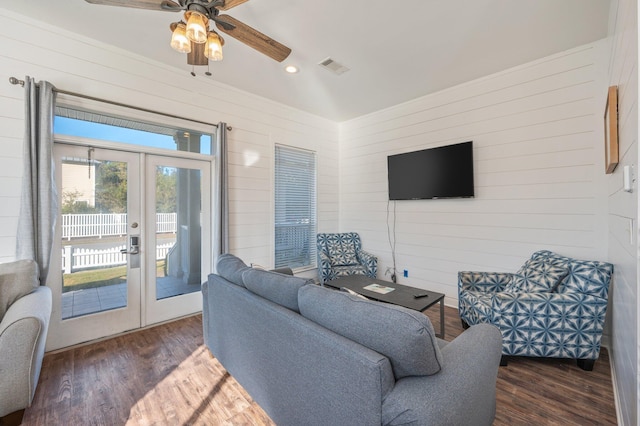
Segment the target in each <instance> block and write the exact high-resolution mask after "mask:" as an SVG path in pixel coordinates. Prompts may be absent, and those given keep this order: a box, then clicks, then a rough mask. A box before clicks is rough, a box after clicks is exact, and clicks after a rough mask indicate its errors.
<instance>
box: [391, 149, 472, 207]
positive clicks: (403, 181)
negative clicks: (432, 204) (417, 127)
mask: <svg viewBox="0 0 640 426" xmlns="http://www.w3.org/2000/svg"><path fill="white" fill-rule="evenodd" d="M387 166H388V178H389V200H424V199H436V198H468V197H473V196H474V191H473V142H472V141H469V142H462V143H458V144H454V145H446V146H440V147H437V148H429V149H423V150H421V151H414V152H407V153H404V154H395V155H389V156H388V157H387Z"/></svg>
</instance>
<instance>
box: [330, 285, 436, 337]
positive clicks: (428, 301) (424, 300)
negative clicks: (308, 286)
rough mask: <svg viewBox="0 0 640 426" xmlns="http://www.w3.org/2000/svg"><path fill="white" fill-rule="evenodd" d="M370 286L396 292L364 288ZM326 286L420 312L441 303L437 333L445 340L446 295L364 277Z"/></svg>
mask: <svg viewBox="0 0 640 426" xmlns="http://www.w3.org/2000/svg"><path fill="white" fill-rule="evenodd" d="M370 284H378V285H381V286H384V287H392V288H393V289H394V290H393V291H392V292H390V293H386V294H381V293H376V292H375V291H370V290H366V289H365V288H364V287H366V286H368V285H370ZM324 285H326V286H328V287H333V288H337V289H341V288H348V289H349V290H351V291H354V292H356V293H358V294H361V295H363V296H365V297H367V298H369V299H373V300H377V301H380V302H386V303H391V304H393V305H398V306H404V307H405V308H409V309H413V310H415V311H418V312H424V311H426V310H427V309H429V308H430V307H431V306H433V305H435V304H436V303H438V302H440V334H439V335H438V334H437V333H436V336H438V337H439V338H441V339H444V294H442V293H436V292H434V291H427V290H421V289H419V288H415V287H409V286H406V285H402V284H394V283H391V282H389V281H382V280H378V279H373V278H369V277H367V276H364V275H348V276H345V277H340V278H336V279H334V280H331V281H327V282H325V283H324ZM415 294H426V296H424V297H418V298H416V297H414V295H415Z"/></svg>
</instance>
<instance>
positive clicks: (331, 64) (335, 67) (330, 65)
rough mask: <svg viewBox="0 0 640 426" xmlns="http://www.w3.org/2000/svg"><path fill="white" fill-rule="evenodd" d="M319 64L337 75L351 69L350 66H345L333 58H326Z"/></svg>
mask: <svg viewBox="0 0 640 426" xmlns="http://www.w3.org/2000/svg"><path fill="white" fill-rule="evenodd" d="M318 65H320V66H321V67H322V68H325V69H327V70H329V71H331V72H332V73H334V74H337V75H340V74H344V73H345V72H347V71H349V68H347V67H345V66H344V65H342V64H341V63H339V62H336V61H334V60H333V59H331V58H327V59H324V60H323V61H321V62H320V63H318Z"/></svg>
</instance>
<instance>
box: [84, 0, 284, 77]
mask: <svg viewBox="0 0 640 426" xmlns="http://www.w3.org/2000/svg"><path fill="white" fill-rule="evenodd" d="M247 1H249V0H86V2H87V3H91V4H101V5H108V6H121V7H132V8H137V9H149V10H159V11H165V12H179V11H185V12H184V20H181V21H178V22H174V23H172V24H171V25H170V29H171V32H172V37H171V47H173V48H174V49H175V50H177V51H179V52H181V53H186V54H187V63H188V64H189V65H209V60H213V61H220V60H222V45H223V44H224V39H223V38H222V37H221V36H220V35H219V34H218V33H217V32H216V31H214V30H212V29H210V28H209V23H210V21H213V22H215V26H216V28H217V29H218V30H219V31H221V32H223V33H225V34H228V35H230V36H231V37H233V38H235V39H237V40H239V41H241V42H242V43H244V44H246V45H248V46H249V47H252V48H254V49H255V50H257V51H258V52H260V53H263V54H265V55H267V56H268V57H270V58H272V59H275V60H276V61H278V62H282V61H284V60H285V59H286V58H287V56H289V54H290V53H291V49H289V48H288V47H287V46H285V45H283V44H281V43H278V42H277V41H275V40H274V39H272V38H271V37H268V36H266V35H265V34H262V33H261V32H260V31H258V30H256V29H254V28H251V27H250V26H249V25H247V24H244V23H242V22H240V21H238V20H237V19H235V18H233V17H231V16H229V15H221V14H220V11H226V10H229V9H231V8H233V7H236V6H238V5H240V4H242V3H245V2H247ZM191 74H192V75H194V76H195V73H194V72H193V71H192V72H191ZM206 74H207V75H211V73H210V72H208V71H207V72H206Z"/></svg>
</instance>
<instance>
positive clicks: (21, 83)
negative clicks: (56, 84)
mask: <svg viewBox="0 0 640 426" xmlns="http://www.w3.org/2000/svg"><path fill="white" fill-rule="evenodd" d="M9 83H11V84H13V85H19V86H22V87H24V80H20V79H17V78H15V77H9ZM53 91H54V92H56V93H62V94H63V95H69V96H75V97H78V98H84V99H89V100H91V101H98V102H104V103H107V104H111V105H116V106H120V107H125V108H132V109H136V110H138V111H144V112H149V113H152V114H158V115H164V116H165V117H171V118H177V119H180V120H187V121H192V122H194V123H198V124H204V125H205V126H213V127H216V128H217V127H218V125H217V124H211V123H205V122H204V121H199V120H194V119H192V118H186V117H180V116H178V115H173V114H167V113H166V112H160V111H154V110H152V109H147V108H140V107H135V106H131V105H126V104H123V103H120V102H114V101H110V100H107V99H100V98H94V97H93V96H87V95H83V94H81V93H75V92H69V91H67V90H60V89H56V88H54V89H53ZM227 130H229V131H231V130H232V129H231V126H227Z"/></svg>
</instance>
